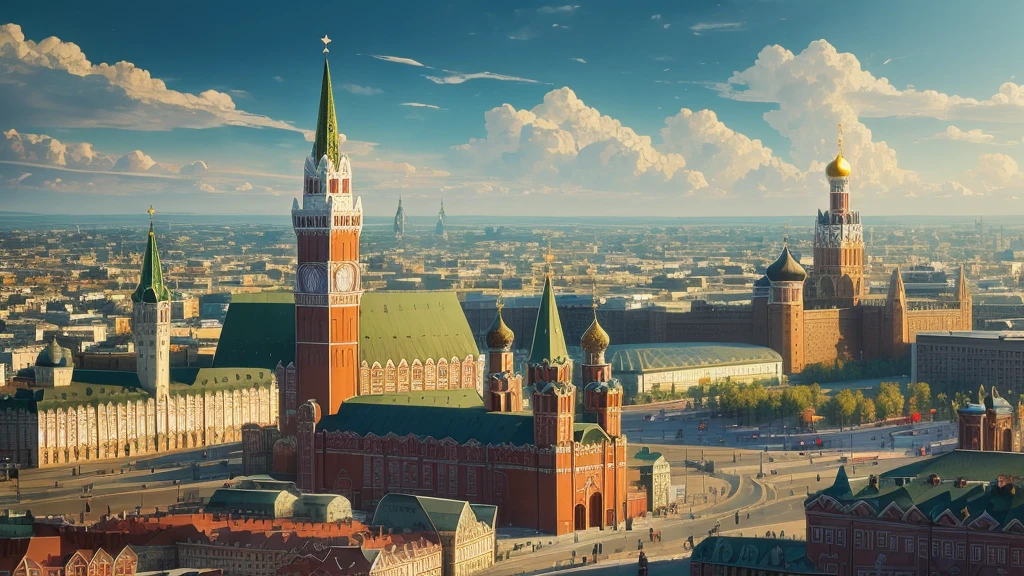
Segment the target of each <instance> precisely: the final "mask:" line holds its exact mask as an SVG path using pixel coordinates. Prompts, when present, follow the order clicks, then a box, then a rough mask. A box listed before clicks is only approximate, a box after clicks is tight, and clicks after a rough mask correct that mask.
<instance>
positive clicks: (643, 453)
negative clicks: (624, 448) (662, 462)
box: [633, 446, 661, 462]
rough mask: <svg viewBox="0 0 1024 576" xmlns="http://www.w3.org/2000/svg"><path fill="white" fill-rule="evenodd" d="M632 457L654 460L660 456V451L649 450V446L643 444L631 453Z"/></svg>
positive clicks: (648, 460)
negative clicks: (635, 451)
mask: <svg viewBox="0 0 1024 576" xmlns="http://www.w3.org/2000/svg"><path fill="white" fill-rule="evenodd" d="M633 458H636V459H637V460H644V461H647V462H656V461H657V460H658V458H661V452H651V449H650V448H649V447H647V446H644V447H643V448H641V449H640V451H639V452H637V453H636V454H633Z"/></svg>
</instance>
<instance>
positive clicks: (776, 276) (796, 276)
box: [764, 244, 807, 282]
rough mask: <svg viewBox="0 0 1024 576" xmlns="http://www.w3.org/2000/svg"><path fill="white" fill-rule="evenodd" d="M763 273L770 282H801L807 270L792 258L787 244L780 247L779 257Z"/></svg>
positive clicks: (805, 276) (804, 278)
mask: <svg viewBox="0 0 1024 576" xmlns="http://www.w3.org/2000/svg"><path fill="white" fill-rule="evenodd" d="M764 275H765V276H767V277H768V279H769V280H771V281H772V282H803V281H804V280H806V279H807V271H806V270H804V267H803V266H801V265H800V263H799V262H797V261H796V259H795V258H793V255H792V254H791V253H790V252H789V245H788V244H787V245H786V246H784V247H783V248H782V253H781V254H779V258H778V259H777V260H776V261H775V262H772V264H771V265H770V266H768V269H767V270H765V272H764Z"/></svg>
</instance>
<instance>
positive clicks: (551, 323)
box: [528, 272, 569, 364]
mask: <svg viewBox="0 0 1024 576" xmlns="http://www.w3.org/2000/svg"><path fill="white" fill-rule="evenodd" d="M568 358H569V351H568V350H567V349H566V347H565V336H564V335H563V334H562V321H561V320H560V319H559V318H558V305H557V304H556V303H555V291H554V289H553V288H552V287H551V273H550V272H549V273H548V274H547V275H545V277H544V292H543V293H541V296H540V306H539V307H538V308H537V325H536V327H534V329H533V347H532V348H531V349H530V359H529V361H528V362H529V363H530V364H543V363H544V361H545V360H547V361H548V363H549V364H562V363H564V362H565V361H566V360H567V359H568Z"/></svg>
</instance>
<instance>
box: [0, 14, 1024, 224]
mask: <svg viewBox="0 0 1024 576" xmlns="http://www.w3.org/2000/svg"><path fill="white" fill-rule="evenodd" d="M9 4H10V3H9ZM1022 17H1024V4H1022V3H1019V2H1015V1H1011V0H1007V1H986V2H981V3H976V4H967V3H959V2H952V1H949V2H918V1H906V2H879V1H865V2H858V3H846V4H841V3H822V2H810V1H786V0H774V1H773V0H768V1H760V2H756V1H742V2H740V1H736V2H728V1H723V2H703V1H687V2H678V1H665V2H656V1H649V2H648V1H635V2H611V1H593V2H588V1H586V0H579V1H577V2H573V3H570V4H562V3H543V2H537V3H530V2H478V1H471V0H467V1H464V2H449V3H446V4H443V5H441V4H437V3H431V2H397V1H392V2H375V3H361V2H360V3H356V2H327V3H322V4H319V5H310V7H309V8H299V7H298V5H285V4H283V3H270V2H245V3H241V2H227V1H225V2H184V3H182V2H175V3H157V4H154V5H153V6H144V5H139V4H138V3H134V2H133V3H127V2H101V3H99V4H98V5H90V6H84V5H81V4H78V3H74V4H73V3H66V4H65V3H63V2H57V3H48V4H39V3H28V2H21V3H14V5H11V6H5V7H4V8H3V9H2V10H0V26H3V27H2V28H0V72H2V74H0V100H3V101H4V102H5V103H6V104H5V105H4V106H2V107H0V195H2V197H3V198H4V201H5V202H4V203H5V205H6V206H7V208H6V209H8V210H27V211H40V210H43V208H40V205H43V206H45V207H46V208H45V210H47V211H58V212H94V213H95V212H99V213H113V212H133V211H141V210H142V209H144V207H146V206H148V205H149V204H151V203H153V204H157V205H159V206H160V207H162V209H163V210H165V211H176V212H177V211H180V212H211V211H212V212H219V213H233V212H239V213H265V214H270V213H284V212H286V211H287V210H288V208H289V206H290V204H291V197H293V196H294V195H295V194H296V191H297V190H298V187H299V184H300V177H301V168H302V161H303V160H304V156H305V155H307V154H308V153H309V143H308V142H307V140H306V137H307V135H306V134H304V132H303V131H304V130H309V129H312V128H313V124H314V121H315V118H316V108H317V104H318V97H319V88H320V72H321V67H322V62H323V60H322V55H321V52H320V50H321V48H322V44H321V43H320V42H319V40H318V38H320V37H321V36H323V35H324V34H327V35H329V36H330V37H331V38H332V40H333V41H332V42H331V44H330V49H331V53H330V63H331V70H332V77H333V80H334V89H335V101H336V103H337V108H338V116H339V122H340V125H341V128H342V130H343V132H344V133H345V136H346V142H345V143H344V144H343V150H346V151H347V152H348V153H349V154H350V155H351V158H352V161H353V170H354V175H355V184H356V190H357V192H358V193H359V194H360V195H361V196H363V203H364V207H365V209H366V210H367V212H368V213H370V214H373V215H384V214H390V213H392V212H393V210H394V206H395V204H396V202H397V197H398V195H399V194H401V195H403V197H404V198H405V202H406V207H407V210H408V211H409V212H410V213H413V214H417V213H422V214H431V213H434V212H436V210H437V205H438V203H439V201H440V198H441V197H442V196H444V197H445V199H446V208H447V211H448V212H449V214H453V215H458V214H524V215H525V214H531V213H542V214H549V215H557V214H565V215H617V214H622V215H670V216H675V215H678V216H699V215H722V214H744V215H757V214H782V215H789V214H803V213H807V214H813V212H814V210H815V209H816V208H818V207H824V206H825V204H826V193H827V192H826V191H827V187H826V183H825V181H824V177H823V176H822V168H823V166H824V164H825V163H826V162H828V161H829V160H831V158H832V157H833V156H834V155H835V152H836V143H835V140H836V124H837V123H839V122H842V123H843V125H844V132H845V144H844V152H845V154H846V156H847V158H848V159H849V160H850V161H851V163H852V164H853V169H854V174H853V181H852V187H853V190H854V200H853V203H854V205H855V207H857V208H860V209H861V210H863V211H864V212H865V213H876V214H901V213H913V214H918V213H919V214H965V213H966V214H974V213H998V214H1007V213H1021V212H1024V208H1022V200H1021V198H1022V197H1024V172H1022V171H1021V170H1020V168H1019V163H1021V162H1024V86H1021V85H1020V84H1018V82H1021V83H1024V64H1022V63H1024V45H1022V44H1021V43H1020V42H1019V40H1018V38H1019V35H1018V30H1017V29H1016V28H1015V26H1016V24H1017V23H1019V22H1020V21H1021V19H1022ZM415 64H420V65H415ZM485 73H486V74H485Z"/></svg>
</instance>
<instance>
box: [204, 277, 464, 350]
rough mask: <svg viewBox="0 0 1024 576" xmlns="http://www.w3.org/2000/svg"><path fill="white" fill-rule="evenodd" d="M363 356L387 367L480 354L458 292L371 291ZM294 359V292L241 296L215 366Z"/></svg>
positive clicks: (363, 318)
mask: <svg viewBox="0 0 1024 576" xmlns="http://www.w3.org/2000/svg"><path fill="white" fill-rule="evenodd" d="M359 330H360V334H359V359H360V361H363V362H366V363H367V364H370V365H372V364H373V363H374V362H380V364H381V365H382V366H383V365H385V364H387V361H388V360H389V359H390V360H392V361H393V362H394V363H395V364H398V363H399V362H400V361H401V360H402V359H403V358H404V359H406V360H407V361H409V362H412V360H413V359H415V358H419V359H421V360H425V359H427V358H433V359H435V360H437V359H440V358H452V357H453V356H454V357H457V358H459V359H464V358H465V357H466V356H470V355H472V356H473V357H476V356H478V355H479V354H480V352H479V349H478V348H477V346H476V340H475V339H474V338H473V332H472V330H471V329H470V327H469V322H468V321H467V320H466V316H465V314H464V313H463V312H462V307H461V306H460V305H459V299H458V297H457V296H456V295H455V293H454V292H369V293H366V294H363V299H362V305H361V306H360V309H359ZM294 360H295V304H294V298H293V296H292V294H290V293H282V292H276V293H261V294H256V295H246V296H244V297H243V296H241V295H237V296H235V297H234V298H233V299H232V302H231V306H229V307H228V314H227V317H226V318H225V320H224V330H223V331H222V332H221V337H220V342H219V343H218V345H217V353H216V354H215V355H214V359H213V365H214V367H230V366H260V367H265V368H274V367H275V366H276V365H277V363H278V362H281V363H282V364H284V365H288V363H290V362H292V361H294Z"/></svg>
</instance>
